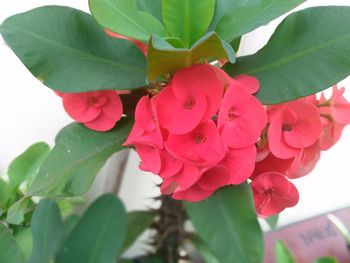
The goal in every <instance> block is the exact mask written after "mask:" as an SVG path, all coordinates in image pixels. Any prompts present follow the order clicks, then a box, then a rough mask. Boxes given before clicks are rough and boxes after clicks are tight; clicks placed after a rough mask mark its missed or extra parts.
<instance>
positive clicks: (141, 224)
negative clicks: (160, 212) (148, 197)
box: [122, 211, 155, 251]
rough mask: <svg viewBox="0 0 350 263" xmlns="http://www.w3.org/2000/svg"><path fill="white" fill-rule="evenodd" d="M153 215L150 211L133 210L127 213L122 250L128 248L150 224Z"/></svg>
mask: <svg viewBox="0 0 350 263" xmlns="http://www.w3.org/2000/svg"><path fill="white" fill-rule="evenodd" d="M154 216H155V215H154V213H153V212H152V211H134V212H130V213H128V230H127V234H126V238H125V241H124V245H123V249H122V251H125V250H126V249H127V248H129V247H130V246H131V245H132V244H133V243H134V242H135V240H136V239H137V238H138V237H139V236H140V235H141V234H142V233H143V232H144V231H145V230H146V229H147V228H148V227H149V226H150V225H151V223H152V221H153V219H154Z"/></svg>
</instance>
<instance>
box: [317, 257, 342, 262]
mask: <svg viewBox="0 0 350 263" xmlns="http://www.w3.org/2000/svg"><path fill="white" fill-rule="evenodd" d="M314 263H338V260H337V259H335V258H333V257H323V258H319V259H316V260H315V261H314Z"/></svg>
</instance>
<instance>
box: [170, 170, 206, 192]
mask: <svg viewBox="0 0 350 263" xmlns="http://www.w3.org/2000/svg"><path fill="white" fill-rule="evenodd" d="M200 177H201V173H200V172H199V169H198V167H196V166H195V165H192V164H184V165H183V167H182V169H181V170H180V172H178V173H177V174H176V175H174V176H173V177H172V180H174V181H175V182H176V183H177V184H178V185H179V186H180V187H181V188H182V189H184V190H185V189H188V188H189V187H191V186H192V185H194V184H195V183H196V182H197V181H198V180H199V178H200Z"/></svg>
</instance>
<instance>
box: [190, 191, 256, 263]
mask: <svg viewBox="0 0 350 263" xmlns="http://www.w3.org/2000/svg"><path fill="white" fill-rule="evenodd" d="M185 207H186V210H187V212H188V214H189V217H190V219H191V220H192V223H193V225H194V227H195V229H196V231H197V234H198V235H199V236H200V237H201V239H202V240H203V241H204V242H205V243H206V244H207V245H208V247H209V248H210V249H211V251H212V252H213V253H214V255H215V257H216V258H217V259H218V260H219V262H240V263H261V262H262V261H263V235H262V231H261V229H260V226H259V223H258V221H257V216H256V213H255V209H254V204H253V199H252V193H251V190H250V188H249V186H248V184H242V185H239V186H230V187H225V188H223V189H221V190H219V191H217V192H216V193H215V194H214V195H213V196H211V197H210V198H208V199H207V200H203V201H201V202H197V203H185ZM223 244H229V249H227V246H224V245H223Z"/></svg>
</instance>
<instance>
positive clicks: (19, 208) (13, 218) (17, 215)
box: [6, 198, 31, 225]
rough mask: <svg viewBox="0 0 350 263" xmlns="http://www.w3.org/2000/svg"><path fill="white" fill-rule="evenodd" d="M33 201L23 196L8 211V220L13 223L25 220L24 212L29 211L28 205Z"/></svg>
mask: <svg viewBox="0 0 350 263" xmlns="http://www.w3.org/2000/svg"><path fill="white" fill-rule="evenodd" d="M30 202H31V201H30V200H29V199H28V198H22V199H20V200H19V201H17V202H15V203H14V204H13V205H12V206H11V207H10V209H9V210H8V211H7V215H6V222H7V223H9V224H13V225H19V224H21V223H22V222H23V221H24V214H25V213H26V212H27V206H28V205H29V203H30Z"/></svg>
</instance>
